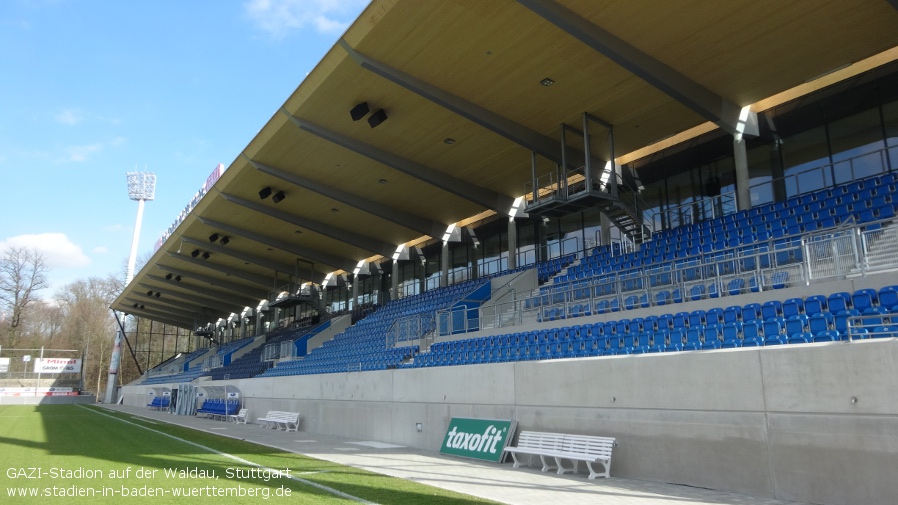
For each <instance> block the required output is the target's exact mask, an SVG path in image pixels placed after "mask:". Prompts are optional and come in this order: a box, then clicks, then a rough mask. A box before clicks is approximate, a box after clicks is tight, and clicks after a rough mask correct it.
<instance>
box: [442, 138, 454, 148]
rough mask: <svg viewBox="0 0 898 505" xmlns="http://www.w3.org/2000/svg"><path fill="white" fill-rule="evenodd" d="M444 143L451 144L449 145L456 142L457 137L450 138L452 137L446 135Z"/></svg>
mask: <svg viewBox="0 0 898 505" xmlns="http://www.w3.org/2000/svg"><path fill="white" fill-rule="evenodd" d="M443 143H444V144H449V145H450V146H451V145H452V144H454V143H455V139H453V138H450V137H446V138H444V139H443Z"/></svg>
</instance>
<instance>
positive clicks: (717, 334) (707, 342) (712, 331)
mask: <svg viewBox="0 0 898 505" xmlns="http://www.w3.org/2000/svg"><path fill="white" fill-rule="evenodd" d="M722 334H723V327H722V326H721V325H720V324H717V323H713V324H708V325H707V326H705V329H704V332H703V333H702V346H701V348H702V349H720V347H721V344H722V341H721V337H722ZM687 335H688V334H687Z"/></svg>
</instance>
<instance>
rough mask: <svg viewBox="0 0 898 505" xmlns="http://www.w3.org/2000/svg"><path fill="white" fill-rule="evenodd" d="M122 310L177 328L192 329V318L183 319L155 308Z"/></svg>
mask: <svg viewBox="0 0 898 505" xmlns="http://www.w3.org/2000/svg"><path fill="white" fill-rule="evenodd" d="M123 312H125V313H126V314H131V315H132V316H137V317H142V318H145V319H152V320H153V321H159V322H160V323H165V324H170V325H172V326H177V327H179V328H188V329H193V320H192V319H184V318H180V317H178V316H173V315H171V314H166V313H163V312H156V311H155V310H149V309H134V308H130V309H128V310H125V311H123Z"/></svg>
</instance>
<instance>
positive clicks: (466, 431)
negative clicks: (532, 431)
mask: <svg viewBox="0 0 898 505" xmlns="http://www.w3.org/2000/svg"><path fill="white" fill-rule="evenodd" d="M516 427H517V422H516V421H512V420H505V419H468V418H464V417H453V418H452V421H450V422H449V428H448V429H447V430H446V437H445V438H444V439H443V445H442V446H441V447H440V453H441V454H451V455H453V456H462V457H465V458H474V459H480V460H484V461H492V462H494V463H499V462H501V461H502V455H503V451H502V450H503V449H504V448H505V446H506V445H507V444H508V442H509V441H511V439H512V438H514V430H515V428H516Z"/></svg>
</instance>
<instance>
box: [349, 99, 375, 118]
mask: <svg viewBox="0 0 898 505" xmlns="http://www.w3.org/2000/svg"><path fill="white" fill-rule="evenodd" d="M370 110H371V109H369V108H368V102H362V103H360V104H358V105H356V106H355V107H353V108H352V110H350V111H349V115H350V116H352V120H353V121H358V120H359V119H362V118H363V117H365V115H367V114H368V112H369V111H370Z"/></svg>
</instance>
